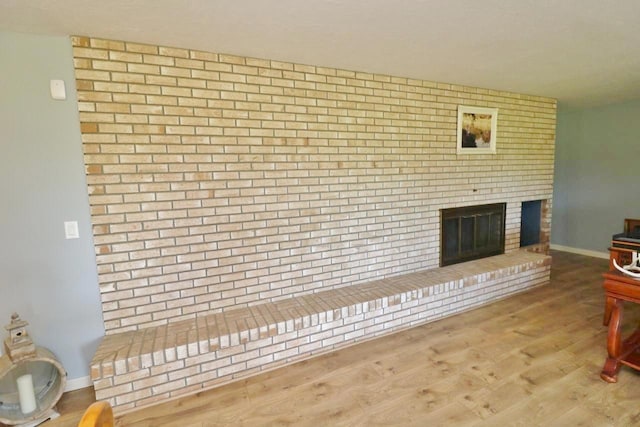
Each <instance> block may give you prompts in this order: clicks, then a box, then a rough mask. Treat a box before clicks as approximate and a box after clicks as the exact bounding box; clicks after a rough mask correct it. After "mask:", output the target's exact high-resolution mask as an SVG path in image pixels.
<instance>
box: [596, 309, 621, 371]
mask: <svg viewBox="0 0 640 427" xmlns="http://www.w3.org/2000/svg"><path fill="white" fill-rule="evenodd" d="M610 300H611V301H610ZM622 304H623V301H622V300H619V299H616V298H612V297H607V307H606V309H605V321H607V311H609V314H608V318H609V319H608V323H609V334H608V335H607V352H608V353H609V357H608V358H607V360H606V361H605V363H604V367H603V368H602V372H601V373H600V378H602V379H603V380H605V381H606V382H609V383H615V382H617V381H618V372H619V371H620V356H621V354H620V353H621V351H620V350H621V348H622V341H621V339H620V330H621V329H622ZM605 324H606V323H605Z"/></svg>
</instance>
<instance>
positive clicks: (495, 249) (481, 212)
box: [440, 203, 507, 267]
mask: <svg viewBox="0 0 640 427" xmlns="http://www.w3.org/2000/svg"><path fill="white" fill-rule="evenodd" d="M506 210H507V204H506V203H493V204H487V205H475V206H464V207H460V208H450V209H441V210H440V266H441V267H444V266H446V265H452V264H457V263H461V262H466V261H472V260H474V259H480V258H486V257H490V256H494V255H500V254H503V253H504V240H505V217H506ZM492 215H499V219H500V225H499V235H498V238H497V239H496V240H497V241H498V244H497V245H491V246H489V247H486V246H485V247H478V246H477V243H478V227H477V220H478V218H479V217H483V216H489V218H490V219H489V230H488V233H489V236H491V233H492V232H493V231H494V230H493V229H492V228H491V224H492V222H491V216H492ZM463 218H467V219H468V218H472V219H473V233H474V235H473V245H472V246H473V248H472V250H470V251H462V247H463V245H462V228H463V227H462V219H463ZM451 219H458V236H457V249H458V253H457V255H456V256H450V257H449V256H446V253H445V236H444V232H445V230H444V227H445V221H447V220H451ZM492 241H493V240H492Z"/></svg>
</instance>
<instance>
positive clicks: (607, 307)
mask: <svg viewBox="0 0 640 427" xmlns="http://www.w3.org/2000/svg"><path fill="white" fill-rule="evenodd" d="M614 304H615V298H611V297H610V296H607V297H606V300H605V303H604V319H603V320H602V324H603V325H604V326H609V320H611V310H613V305H614Z"/></svg>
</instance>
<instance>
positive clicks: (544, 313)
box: [46, 252, 640, 426]
mask: <svg viewBox="0 0 640 427" xmlns="http://www.w3.org/2000/svg"><path fill="white" fill-rule="evenodd" d="M606 269H607V261H606V260H600V259H596V258H589V257H585V256H580V255H574V254H569V253H565V252H554V253H553V266H552V280H551V283H550V284H549V285H546V286H544V287H541V288H537V289H535V290H532V291H529V292H526V293H523V294H520V295H517V296H514V297H511V298H508V299H506V300H503V301H499V302H496V303H494V304H491V305H489V306H486V307H483V308H480V309H477V310H474V311H470V312H467V313H463V314H460V315H457V316H454V317H452V318H449V319H445V320H441V321H439V322H435V323H431V324H428V325H424V326H421V327H417V328H414V329H411V330H407V331H404V332H399V333H396V334H394V335H391V336H388V337H384V338H380V339H377V340H374V341H369V342H366V343H362V344H359V345H356V346H353V347H350V348H347V349H343V350H340V351H337V352H334V353H331V354H327V355H324V356H320V357H317V358H315V359H312V360H308V361H304V362H300V363H297V364H295V365H292V366H289V367H284V368H281V369H278V370H275V371H272V372H268V373H265V374H262V375H260V376H256V377H253V378H250V379H247V380H244V381H239V382H236V383H233V384H229V385H226V386H223V387H219V388H217V389H214V390H210V391H207V392H202V393H199V394H197V395H194V396H190V397H185V398H181V399H179V400H175V401H172V402H167V403H165V404H161V405H158V406H155V407H153V408H148V409H143V410H140V411H137V412H133V413H130V414H127V415H124V416H122V417H120V418H118V419H117V420H116V424H117V425H119V426H253V425H269V426H278V425H282V426H287V425H296V426H297V425H300V426H324V425H339V426H386V425H402V426H408V425H419V426H426V425H429V426H467V425H472V426H632V425H640V375H638V374H637V373H636V372H634V371H632V370H631V369H629V368H626V367H623V368H622V371H621V373H620V375H619V381H618V383H617V384H607V383H605V382H604V381H602V380H601V379H600V377H599V374H600V370H601V368H602V365H603V363H604V359H605V355H606V346H605V344H606V328H605V327H604V326H602V314H603V292H602V286H601V285H602V279H601V276H600V274H601V273H602V272H604V271H605V270H606ZM626 310H627V311H626V312H625V315H626V318H625V320H624V323H625V329H626V330H627V331H628V330H629V329H630V328H633V327H635V325H637V323H638V320H640V307H636V306H631V305H627V306H626ZM90 391H91V389H85V390H80V391H76V392H72V393H67V394H65V396H64V397H63V399H62V401H61V403H60V405H59V409H60V410H61V412H62V413H63V416H62V417H61V418H59V419H58V420H56V421H54V422H50V423H48V424H46V425H51V426H53V425H59V426H75V425H76V423H77V422H78V420H79V418H80V417H81V414H82V411H83V409H84V408H85V407H86V406H88V404H89V403H90V402H91V400H92V397H91V394H90Z"/></svg>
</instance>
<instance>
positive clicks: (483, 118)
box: [456, 105, 498, 154]
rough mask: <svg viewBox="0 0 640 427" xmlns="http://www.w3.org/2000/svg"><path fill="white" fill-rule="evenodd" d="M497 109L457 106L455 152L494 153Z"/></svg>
mask: <svg viewBox="0 0 640 427" xmlns="http://www.w3.org/2000/svg"><path fill="white" fill-rule="evenodd" d="M497 129H498V109H497V108H485V107H468V106H464V105H460V106H458V132H457V142H456V144H457V150H456V151H457V154H496V136H497V133H496V132H497Z"/></svg>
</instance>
